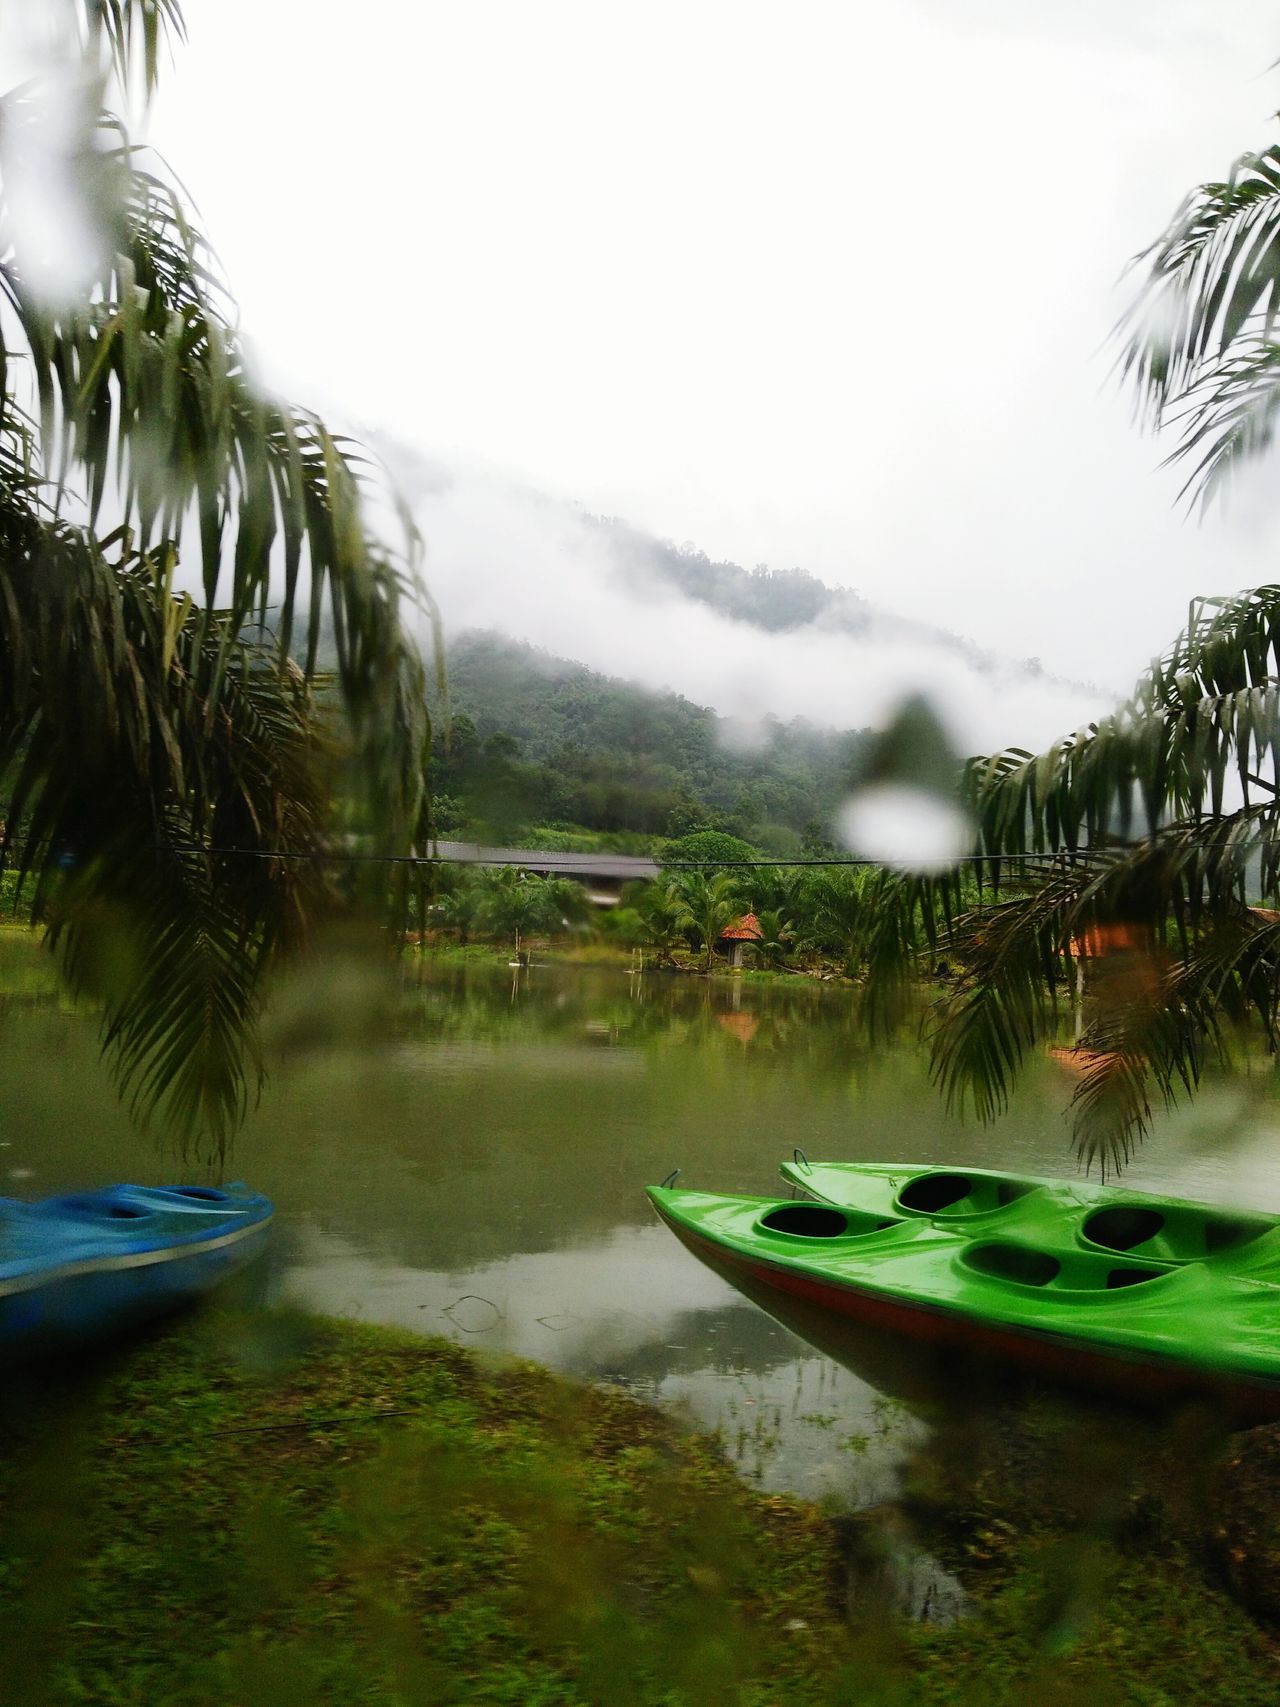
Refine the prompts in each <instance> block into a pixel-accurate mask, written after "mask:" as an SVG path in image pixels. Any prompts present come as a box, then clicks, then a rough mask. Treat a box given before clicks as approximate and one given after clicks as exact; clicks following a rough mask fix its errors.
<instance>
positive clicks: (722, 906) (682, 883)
mask: <svg viewBox="0 0 1280 1707" xmlns="http://www.w3.org/2000/svg"><path fill="white" fill-rule="evenodd" d="M673 887H674V891H675V897H676V916H677V918H678V919H679V920H680V922H681V928H682V929H684V930H691V931H693V932H694V933H695V935H696V936H697V937H698V940H699V941H700V942H701V943H702V946H703V950H704V958H703V962H702V969H703V971H704V972H710V970H711V963H712V960H713V959H714V958H715V949H716V943H717V942H718V941H719V940H720V937H721V936H722V934H723V933H724V930H725V928H726V926H728V925H731V924H732V923H733V921H734V920H735V919H737V918H739V917H740V916H741V914H742V897H741V895H740V894H739V892H738V885H737V883H736V882H735V880H734V879H733V878H732V877H731V876H730V875H729V873H728V872H727V871H717V872H713V873H712V874H711V875H710V876H708V875H707V874H706V873H705V872H702V871H685V872H682V873H681V874H680V876H679V877H678V878H677V879H676V882H675V884H674V886H673Z"/></svg>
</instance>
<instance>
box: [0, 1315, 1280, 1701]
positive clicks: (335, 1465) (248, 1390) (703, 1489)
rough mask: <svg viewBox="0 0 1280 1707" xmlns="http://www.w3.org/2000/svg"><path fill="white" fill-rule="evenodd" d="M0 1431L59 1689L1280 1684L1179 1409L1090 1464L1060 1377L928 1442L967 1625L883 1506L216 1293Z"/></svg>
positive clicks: (609, 1411)
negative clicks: (1182, 1493)
mask: <svg viewBox="0 0 1280 1707" xmlns="http://www.w3.org/2000/svg"><path fill="white" fill-rule="evenodd" d="M1011 1414H1012V1413H1011ZM2 1427H3V1434H4V1451H3V1456H2V1459H0V1478H2V1479H3V1494H2V1498H3V1508H4V1511H5V1523H4V1526H3V1532H2V1536H0V1632H2V1634H3V1638H4V1640H3V1653H4V1655H5V1681H6V1684H7V1689H8V1699H10V1700H13V1701H15V1702H17V1701H22V1702H24V1703H27V1704H31V1707H36V1704H38V1703H42V1702H57V1703H59V1704H60V1707H61V1704H66V1703H74V1702H95V1703H99V1702H100V1703H110V1704H112V1707H126V1704H127V1707H135V1704H136V1707H143V1704H145V1707H160V1704H162V1703H163V1704H167V1707H185V1704H187V1703H206V1702H208V1703H214V1702H216V1703H219V1704H220V1707H227V1704H236V1703H243V1704H244V1707H271V1704H274V1703H294V1702H296V1703H299V1704H301V1703H308V1704H310V1703H314V1702H316V1701H325V1702H326V1703H330V1704H332V1707H345V1704H348V1703H349V1704H352V1707H355V1704H357V1703H359V1704H360V1707H404V1704H416V1703H436V1702H439V1703H454V1702H464V1701H465V1702H468V1703H471V1702H494V1703H513V1704H517V1703H518V1704H519V1707H542V1704H545V1707H551V1704H553V1703H554V1704H555V1707H575V1704H582V1707H607V1704H610V1703H615V1702H616V1703H645V1704H648V1703H652V1704H654V1707H684V1704H688V1707H715V1704H719V1703H724V1704H740V1707H765V1704H779V1703H782V1704H789V1703H796V1704H797V1707H810V1704H812V1707H826V1704H831V1707H835V1704H836V1703H854V1702H856V1703H859V1704H877V1703H883V1704H885V1707H892V1704H897V1703H903V1704H906V1703H915V1702H921V1703H938V1704H945V1703H960V1702H970V1701H972V1702H974V1703H978V1702H981V1703H983V1704H984V1707H992V1704H999V1703H1006V1702H1007V1703H1010V1704H1012V1703H1017V1704H1018V1707H1022V1704H1023V1703H1025V1702H1026V1701H1035V1702H1037V1703H1049V1704H1052V1703H1066V1702H1085V1701H1088V1702H1089V1703H1090V1704H1091V1707H1107V1704H1109V1703H1116V1704H1117V1707H1118V1704H1120V1703H1124V1704H1126V1707H1134V1704H1137V1707H1167V1704H1171V1703H1174V1702H1179V1703H1180V1702H1185V1701H1195V1702H1197V1703H1222V1704H1223V1707H1226V1704H1227V1703H1231V1704H1232V1707H1250V1704H1253V1703H1257V1704H1258V1707H1262V1704H1263V1703H1267V1704H1270V1703H1273V1702H1274V1700H1275V1695H1276V1675H1277V1665H1278V1663H1280V1654H1278V1652H1277V1648H1276V1646H1275V1645H1274V1644H1273V1642H1272V1641H1271V1639H1270V1638H1269V1637H1268V1636H1267V1635H1266V1634H1264V1633H1263V1632H1262V1631H1261V1630H1260V1629H1259V1628H1257V1627H1256V1626H1255V1625H1254V1624H1253V1623H1252V1622H1251V1621H1250V1620H1249V1619H1248V1617H1247V1616H1246V1615H1245V1614H1244V1613H1243V1612H1242V1611H1241V1610H1240V1609H1239V1608H1238V1606H1237V1605H1236V1604H1235V1603H1234V1602H1233V1601H1232V1600H1231V1599H1230V1598H1229V1597H1228V1596H1227V1594H1226V1593H1225V1592H1224V1591H1223V1590H1222V1589H1221V1588H1220V1587H1218V1586H1217V1585H1216V1584H1215V1583H1214V1581H1213V1580H1212V1577H1211V1575H1210V1574H1209V1573H1208V1571H1207V1569H1206V1567H1205V1566H1204V1565H1203V1564H1202V1562H1201V1561H1200V1560H1199V1559H1198V1558H1197V1557H1195V1556H1194V1555H1193V1552H1192V1551H1190V1550H1189V1549H1188V1545H1187V1543H1186V1540H1185V1539H1184V1536H1185V1535H1186V1534H1189V1533H1191V1532H1192V1531H1193V1530H1194V1524H1191V1526H1190V1528H1188V1520H1187V1517H1186V1512H1185V1510H1184V1509H1183V1508H1182V1507H1180V1506H1178V1505H1177V1502H1176V1501H1171V1500H1170V1499H1169V1498H1167V1497H1165V1496H1161V1495H1159V1494H1158V1493H1157V1492H1155V1491H1154V1490H1155V1489H1156V1488H1157V1486H1164V1485H1166V1484H1164V1483H1161V1482H1160V1480H1159V1477H1160V1474H1161V1471H1160V1465H1161V1463H1162V1462H1163V1463H1164V1464H1165V1468H1166V1469H1167V1466H1168V1463H1169V1462H1171V1461H1172V1459H1171V1457H1170V1455H1171V1454H1172V1455H1173V1457H1177V1456H1179V1455H1181V1456H1182V1457H1184V1458H1185V1448H1186V1441H1185V1439H1180V1438H1176V1437H1174V1436H1170V1437H1168V1438H1164V1437H1162V1441H1161V1442H1160V1443H1156V1444H1153V1441H1152V1440H1151V1439H1147V1440H1139V1439H1137V1438H1136V1437H1135V1439H1134V1441H1133V1450H1132V1451H1131V1452H1127V1453H1121V1454H1120V1455H1119V1457H1117V1453H1116V1451H1115V1450H1114V1449H1107V1450H1106V1451H1104V1452H1103V1453H1102V1454H1101V1458H1099V1456H1098V1454H1097V1453H1089V1454H1085V1455H1084V1456H1085V1457H1088V1458H1089V1460H1090V1463H1091V1465H1092V1470H1091V1473H1090V1474H1089V1475H1087V1476H1084V1477H1083V1478H1078V1477H1076V1476H1074V1474H1072V1473H1071V1472H1072V1465H1073V1452H1074V1453H1076V1454H1077V1456H1079V1438H1078V1429H1075V1428H1072V1427H1069V1426H1067V1425H1066V1424H1064V1423H1063V1422H1062V1421H1061V1419H1058V1418H1057V1417H1056V1415H1055V1413H1054V1412H1053V1411H1052V1410H1047V1411H1046V1410H1043V1409H1038V1408H1037V1407H1036V1406H1035V1405H1034V1404H1033V1405H1032V1406H1031V1408H1030V1409H1027V1410H1025V1411H1022V1412H1019V1413H1018V1414H1017V1415H1016V1417H1015V1419H1014V1424H1013V1426H1012V1428H1011V1430H1006V1431H1004V1432H1002V1431H1000V1430H996V1431H994V1432H990V1433H987V1434H985V1435H983V1436H982V1437H981V1439H980V1440H979V1441H977V1443H976V1444H975V1440H974V1439H969V1440H968V1442H967V1444H965V1443H964V1442H963V1441H962V1440H960V1439H959V1438H958V1437H949V1436H948V1434H947V1431H946V1430H945V1429H944V1430H942V1431H941V1434H940V1436H939V1446H938V1450H937V1453H936V1455H934V1456H932V1457H930V1458H929V1459H927V1460H925V1459H922V1460H921V1461H920V1462H919V1463H917V1464H916V1465H914V1466H912V1467H911V1469H910V1472H909V1476H908V1485H909V1489H910V1490H911V1496H910V1500H909V1509H914V1510H915V1512H916V1513H917V1515H918V1517H923V1518H924V1519H925V1520H926V1521H927V1522H928V1524H929V1525H930V1531H929V1534H928V1536H927V1538H926V1539H927V1541H928V1544H930V1545H934V1546H938V1547H941V1548H942V1549H943V1552H944V1557H946V1559H947V1562H948V1563H949V1564H953V1565H954V1566H955V1567H956V1568H958V1569H959V1570H960V1571H961V1572H962V1574H963V1575H964V1577H965V1580H966V1582H967V1585H968V1586H969V1588H970V1590H971V1592H972V1593H973V1594H974V1596H975V1602H976V1610H975V1612H974V1614H973V1616H971V1617H969V1618H966V1619H965V1620H963V1621H962V1622H960V1623H957V1624H954V1625H952V1626H950V1627H948V1628H931V1627H928V1626H925V1625H919V1624H909V1623H907V1622H905V1621H903V1620H902V1619H901V1618H899V1617H898V1616H896V1615H895V1614H894V1612H893V1609H892V1592H891V1588H890V1580H891V1579H890V1577H889V1575H888V1574H886V1573H885V1572H884V1571H882V1570H878V1569H877V1568H876V1566H875V1559H876V1556H877V1550H878V1548H879V1547H880V1541H879V1539H878V1538H879V1537H880V1536H881V1535H882V1534H883V1529H882V1527H881V1526H880V1525H878V1524H877V1523H876V1522H875V1521H874V1519H873V1518H866V1519H847V1518H846V1519H838V1518H833V1517H831V1516H829V1515H826V1514H824V1513H823V1512H822V1511H820V1510H819V1509H818V1508H816V1507H814V1506H810V1505H806V1504H804V1503H802V1502H798V1501H795V1500H791V1499H784V1498H779V1497H772V1496H766V1495H762V1494H761V1493H759V1492H757V1491H754V1490H752V1489H750V1488H748V1487H747V1486H746V1484H744V1483H743V1482H741V1481H740V1480H739V1479H738V1478H737V1477H736V1476H735V1475H734V1474H733V1472H732V1471H731V1470H730V1469H729V1467H728V1466H727V1464H726V1463H725V1462H724V1460H723V1459H722V1458H721V1456H720V1455H719V1453H718V1451H717V1448H716V1445H715V1442H714V1441H713V1440H709V1439H708V1438H706V1437H705V1436H701V1435H698V1434H691V1433H687V1432H684V1431H682V1430H681V1429H679V1428H678V1427H677V1426H676V1425H675V1424H674V1423H673V1422H672V1421H671V1420H670V1419H669V1418H667V1417H665V1416H664V1415H662V1414H660V1413H658V1412H657V1411H655V1410H653V1409H651V1408H649V1407H647V1406H645V1405H642V1404H640V1403H637V1402H636V1401H635V1400H634V1399H632V1398H631V1397H629V1396H627V1395H626V1394H624V1393H622V1392H619V1391H618V1390H616V1389H613V1388H610V1387H583V1386H578V1385H575V1384H573V1383H570V1382H568V1381H565V1380H563V1379H561V1378H559V1377H556V1376H553V1375H551V1374H549V1373H548V1372H546V1371H545V1370H542V1369H540V1368H538V1367H535V1366H532V1365H528V1364H516V1363H494V1362H485V1361H481V1360H480V1359H478V1358H476V1357H475V1356H474V1355H472V1354H471V1353H470V1352H464V1351H462V1350H460V1349H459V1348H457V1347H456V1346H454V1345H452V1344H450V1343H448V1342H445V1341H440V1340H428V1339H420V1338H416V1337H412V1336H409V1335H405V1334H402V1333H398V1332H391V1331H387V1330H382V1329H375V1328H369V1327H364V1326H359V1327H357V1326H351V1325H348V1324H340V1323H336V1322H331V1321H323V1320H316V1319H312V1318H303V1317H295V1316H290V1315H286V1314H281V1313H279V1312H274V1313H273V1312H258V1313H251V1314H240V1313H236V1312H232V1311H228V1310H221V1311H218V1310H210V1311H206V1312H204V1313H201V1314H199V1315H196V1316H188V1317H184V1318H181V1319H179V1320H177V1321H175V1322H173V1323H172V1324H171V1325H169V1326H168V1327H166V1328H165V1329H164V1330H162V1331H159V1332H157V1333H155V1334H153V1335H151V1336H149V1337H144V1338H141V1339H137V1340H134V1341H132V1342H130V1343H128V1344H124V1345H122V1346H120V1347H118V1348H117V1349H115V1350H114V1351H113V1352H112V1353H111V1354H110V1355H109V1356H104V1357H103V1358H102V1359H101V1360H100V1361H98V1362H96V1363H95V1364H93V1365H91V1366H89V1367H77V1368H76V1369H74V1370H70V1371H68V1370H47V1371H43V1372H36V1373H28V1374H26V1375H24V1376H22V1377H21V1378H16V1379H15V1378H12V1377H11V1378H10V1380H9V1381H8V1383H7V1386H6V1389H5V1398H4V1412H3V1421H2ZM1072 1442H1075V1445H1074V1446H1073V1445H1072V1444H1071V1443H1072ZM1162 1454H1163V1455H1164V1456H1163V1459H1162ZM1122 1461H1123V1462H1122ZM1081 1462H1082V1464H1083V1458H1082V1459H1081ZM1064 1477H1065V1478H1066V1480H1065V1482H1064ZM1081 1484H1083V1485H1081ZM1064 1487H1068V1488H1069V1489H1073V1490H1074V1492H1070V1491H1068V1492H1067V1493H1066V1494H1065V1496H1064V1492H1063V1489H1064ZM1108 1490H1109V1492H1107V1491H1108ZM1103 1492H1106V1496H1107V1497H1106V1498H1105V1499H1104V1498H1103V1497H1102V1495H1103ZM1113 1496H1114V1497H1113ZM1162 1500H1163V1503H1162ZM1082 1501H1083V1504H1082V1503H1081V1502H1082ZM1106 1513H1110V1514H1111V1515H1110V1516H1106V1517H1105V1520H1104V1514H1106Z"/></svg>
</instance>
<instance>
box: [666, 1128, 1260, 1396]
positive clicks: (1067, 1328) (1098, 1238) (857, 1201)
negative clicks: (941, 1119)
mask: <svg viewBox="0 0 1280 1707" xmlns="http://www.w3.org/2000/svg"><path fill="white" fill-rule="evenodd" d="M783 1174H784V1176H785V1177H787V1178H788V1179H789V1180H790V1181H791V1182H792V1184H794V1185H798V1186H801V1187H803V1189H804V1190H805V1191H806V1192H807V1193H809V1194H810V1196H811V1198H819V1199H821V1200H822V1201H819V1202H814V1201H797V1200H795V1199H778V1198H758V1197H725V1196H720V1195H713V1194H711V1193H707V1192H695V1191H683V1190H677V1189H674V1188H671V1187H662V1186H657V1187H653V1188H651V1190H650V1192H649V1197H650V1199H651V1200H652V1202H653V1204H654V1207H655V1208H656V1209H657V1211H658V1214H659V1215H660V1216H661V1217H662V1219H663V1220H664V1221H665V1222H666V1223H667V1225H668V1226H669V1227H670V1228H671V1229H672V1231H673V1232H675V1233H676V1235H677V1236H678V1237H679V1238H680V1239H681V1240H682V1241H683V1242H684V1243H685V1244H686V1245H688V1247H689V1248H690V1249H691V1250H692V1251H694V1252H695V1253H696V1254H697V1255H699V1256H702V1257H703V1258H704V1259H706V1260H707V1261H708V1262H710V1263H712V1265H713V1266H714V1267H716V1268H717V1269H719V1270H720V1272H721V1273H724V1274H727V1275H728V1276H729V1277H730V1278H731V1279H733V1278H736V1279H740V1280H742V1281H743V1282H744V1283H750V1285H751V1286H752V1288H753V1289H758V1288H760V1287H762V1286H763V1287H765V1288H767V1289H772V1290H773V1291H775V1292H778V1293H782V1294H785V1295H787V1296H789V1297H791V1298H797V1299H801V1300H804V1301H805V1302H807V1303H809V1304H814V1305H817V1306H819V1307H820V1308H821V1309H823V1310H830V1311H834V1312H836V1313H838V1314H840V1315H842V1316H845V1317H850V1318H853V1319H854V1320H857V1321H861V1322H866V1323H869V1324H872V1325H874V1326H876V1327H880V1328H887V1329H890V1330H892V1331H893V1332H895V1333H901V1334H906V1335H909V1336H911V1337H912V1338H914V1339H916V1340H920V1341H924V1342H926V1343H927V1344H929V1345H931V1346H934V1347H936V1348H939V1349H955V1350H960V1351H966V1352H973V1353H979V1354H981V1355H983V1356H985V1357H998V1358H1000V1359H1002V1360H1005V1361H1008V1362H1012V1363H1015V1364H1017V1365H1019V1366H1020V1367H1022V1368H1024V1369H1030V1370H1034V1371H1037V1372H1039V1373H1041V1374H1044V1375H1047V1376H1049V1377H1051V1378H1053V1379H1057V1380H1061V1381H1066V1382H1068V1383H1070V1384H1072V1385H1077V1386H1089V1387H1092V1388H1096V1389H1100V1390H1103V1391H1109V1392H1112V1393H1120V1394H1122V1395H1124V1396H1127V1397H1131V1398H1138V1399H1140V1400H1143V1401H1145V1402H1151V1401H1156V1402H1159V1403H1162V1404H1163V1403H1167V1402H1170V1401H1176V1400H1177V1399H1179V1398H1182V1397H1188V1396H1193V1395H1195V1394H1204V1393H1212V1394H1213V1395H1214V1396H1216V1397H1217V1398H1219V1399H1220V1400H1222V1401H1224V1402H1225V1403H1226V1404H1227V1405H1228V1407H1229V1408H1230V1410H1231V1411H1232V1413H1233V1414H1234V1415H1236V1416H1239V1417H1241V1418H1248V1419H1250V1420H1253V1419H1261V1418H1264V1417H1277V1416H1280V1216H1274V1215H1260V1214H1253V1213H1247V1214H1246V1213H1236V1212H1234V1211H1230V1210H1223V1209H1217V1208H1214V1207H1212V1206H1211V1205H1208V1204H1201V1203H1187V1202H1182V1201H1180V1200H1178V1199H1176V1198H1166V1197H1155V1196H1152V1195H1150V1194H1148V1193H1144V1192H1135V1191H1126V1190H1122V1189H1120V1188H1118V1187H1108V1186H1099V1185H1088V1184H1085V1183H1083V1182H1074V1181H1062V1180H1047V1179H1036V1178H1031V1177H1027V1176H1023V1175H1014V1174H1003V1173H994V1172H991V1171H989V1170H986V1169H979V1168H967V1169H964V1170H963V1171H960V1170H956V1169H944V1168H931V1167H921V1166H911V1165H909V1164H903V1163H896V1164H882V1163H877V1164H868V1165H862V1164H820V1163H814V1164H810V1163H808V1162H804V1161H800V1160H797V1162H796V1163H794V1164H789V1165H788V1166H786V1167H785V1168H784V1169H783Z"/></svg>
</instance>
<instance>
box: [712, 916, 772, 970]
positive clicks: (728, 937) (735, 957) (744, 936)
mask: <svg viewBox="0 0 1280 1707" xmlns="http://www.w3.org/2000/svg"><path fill="white" fill-rule="evenodd" d="M763 941H764V932H763V931H762V930H761V929H760V921H759V919H757V918H756V916H755V914H754V913H744V914H743V915H742V917H741V918H740V919H734V921H733V923H732V924H728V925H726V926H725V927H724V929H723V930H722V931H721V932H720V935H719V936H718V937H717V938H716V953H717V954H721V955H723V956H724V958H725V959H726V960H727V961H728V962H729V964H730V966H741V965H742V956H743V953H744V951H745V949H746V946H747V944H748V943H749V942H763Z"/></svg>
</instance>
